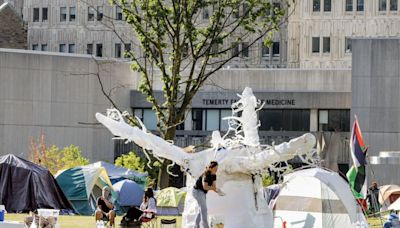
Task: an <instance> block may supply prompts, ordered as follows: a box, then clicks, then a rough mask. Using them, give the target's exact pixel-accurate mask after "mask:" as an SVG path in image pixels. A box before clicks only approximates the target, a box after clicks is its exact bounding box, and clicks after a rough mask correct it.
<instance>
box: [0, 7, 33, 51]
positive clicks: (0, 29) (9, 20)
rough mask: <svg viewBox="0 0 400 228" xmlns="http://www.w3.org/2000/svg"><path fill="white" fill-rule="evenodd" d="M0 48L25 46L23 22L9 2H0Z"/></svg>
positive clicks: (21, 47) (24, 47)
mask: <svg viewBox="0 0 400 228" xmlns="http://www.w3.org/2000/svg"><path fill="white" fill-rule="evenodd" d="M0 48H18V49H26V48H27V31H26V28H25V24H24V22H23V20H22V17H21V16H20V15H19V14H18V12H17V10H16V9H15V8H14V6H13V5H12V4H11V3H9V2H4V3H3V4H1V2H0Z"/></svg>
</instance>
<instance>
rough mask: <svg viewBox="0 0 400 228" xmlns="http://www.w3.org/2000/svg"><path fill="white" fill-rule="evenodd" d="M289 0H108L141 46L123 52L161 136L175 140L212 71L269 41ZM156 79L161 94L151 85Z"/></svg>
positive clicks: (162, 177) (164, 180)
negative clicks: (137, 78) (136, 75)
mask: <svg viewBox="0 0 400 228" xmlns="http://www.w3.org/2000/svg"><path fill="white" fill-rule="evenodd" d="M290 1H292V0H281V1H279V6H278V5H277V4H273V3H271V2H272V1H270V0H218V1H215V0H179V1H177V0H166V1H160V0H130V1H128V0H110V2H111V4H113V5H116V6H117V7H120V8H122V10H123V14H124V20H125V21H126V22H127V23H128V24H129V25H130V26H131V28H132V30H133V31H134V33H135V35H136V37H135V39H136V40H137V42H138V45H139V47H140V49H141V51H137V52H136V51H135V50H134V49H132V50H131V51H129V52H127V53H125V54H126V55H127V56H128V57H130V59H131V60H132V65H131V67H132V69H133V70H134V71H136V72H138V73H139V74H140V75H141V83H140V85H139V89H140V91H141V92H142V93H143V94H144V95H145V96H146V97H147V100H148V101H149V102H150V103H151V104H152V108H153V110H154V111H155V113H156V116H157V120H158V124H157V128H158V131H159V132H160V134H161V136H162V137H163V138H164V139H166V140H172V139H174V137H175V133H176V126H177V125H179V124H181V123H182V122H183V121H184V119H185V116H186V113H187V111H188V110H189V108H190V104H191V102H192V99H193V97H194V96H195V94H196V93H197V92H198V91H199V89H200V88H201V87H202V86H203V84H204V82H205V81H206V80H207V79H208V78H209V77H210V76H211V75H213V74H214V73H215V72H217V71H218V70H220V69H221V68H222V67H223V66H225V65H226V64H227V63H228V62H229V61H231V60H232V59H233V58H236V57H241V56H242V53H244V52H248V51H249V48H250V47H251V46H253V45H254V44H257V43H258V41H260V40H264V44H265V45H271V43H272V42H271V37H272V35H273V32H274V31H276V30H278V28H279V26H280V25H281V24H282V23H283V21H284V18H285V16H286V15H287V13H286V12H287V9H288V7H289V2H290ZM114 31H115V32H116V30H114ZM116 34H117V35H118V32H116ZM119 37H120V38H121V39H122V36H119ZM132 40H134V39H132ZM155 76H156V77H155ZM160 82H161V83H162V91H163V95H164V96H163V98H162V99H158V98H156V96H155V94H154V87H153V85H154V84H157V83H160ZM131 119H133V118H131ZM133 122H134V121H133ZM167 165H168V163H167V162H164V163H163V164H162V172H160V174H161V175H160V177H159V181H161V182H160V186H161V187H166V186H168V174H166V172H163V171H164V170H165V169H166V167H167Z"/></svg>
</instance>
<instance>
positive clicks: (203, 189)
mask: <svg viewBox="0 0 400 228" xmlns="http://www.w3.org/2000/svg"><path fill="white" fill-rule="evenodd" d="M217 170H218V162H216V161H212V162H210V165H209V166H208V168H207V169H206V171H205V172H204V173H203V174H202V175H201V176H200V177H199V178H198V179H197V181H196V184H195V186H194V188H193V197H194V198H195V199H196V201H197V203H198V204H199V208H200V212H199V214H197V216H196V220H195V227H196V228H199V227H200V223H201V224H203V228H209V225H208V214H207V201H206V194H207V192H208V191H210V190H212V191H214V192H216V193H218V192H219V189H218V188H217V187H216V181H217V175H216V173H217Z"/></svg>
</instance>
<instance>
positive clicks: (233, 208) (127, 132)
mask: <svg viewBox="0 0 400 228" xmlns="http://www.w3.org/2000/svg"><path fill="white" fill-rule="evenodd" d="M239 97H240V100H239V101H238V102H236V103H234V104H233V105H232V109H233V114H234V115H235V114H237V113H239V112H242V115H241V116H240V117H237V116H232V117H228V118H227V119H228V121H229V123H230V124H229V125H230V129H229V131H228V132H234V136H233V137H231V138H228V137H227V136H224V137H221V135H220V134H219V132H218V131H215V132H213V134H212V140H211V142H212V145H213V148H211V149H207V150H204V151H201V152H198V153H186V152H185V151H184V150H183V149H182V148H180V147H178V146H175V145H173V144H172V143H170V142H167V141H165V140H164V139H162V138H160V137H158V136H156V135H153V134H151V133H149V132H147V130H146V128H145V127H144V126H143V124H142V123H141V122H140V120H139V119H138V120H139V122H140V123H141V124H142V129H139V128H138V127H133V126H130V125H129V124H127V123H126V122H125V121H124V118H123V115H122V114H121V113H119V112H118V111H117V110H114V109H112V110H108V112H107V116H104V115H102V114H100V113H96V118H97V120H98V121H99V122H101V123H102V124H103V125H104V126H106V127H107V128H108V129H109V130H110V131H111V132H112V134H114V135H115V136H117V137H118V138H121V139H125V140H127V141H129V142H130V141H133V142H135V143H136V144H137V145H139V146H140V147H142V148H143V149H144V150H145V151H151V152H152V153H153V155H154V156H156V157H159V158H166V159H169V160H172V161H173V162H175V163H177V164H178V165H180V166H181V167H182V168H183V170H185V171H186V172H187V173H188V174H189V175H188V176H189V177H188V178H187V187H188V195H187V196H186V202H185V210H184V214H183V219H182V227H185V228H189V227H194V218H195V214H196V213H197V203H196V201H195V200H194V198H193V197H192V196H191V194H190V193H191V192H192V191H191V189H192V188H193V185H194V182H195V180H196V179H197V178H198V177H199V176H200V175H201V173H202V172H203V171H204V169H205V167H206V165H207V164H208V163H209V162H210V161H212V160H217V161H218V162H219V167H218V173H217V187H218V188H221V189H222V190H223V191H224V192H225V194H226V195H225V196H218V195H217V194H216V193H214V192H209V193H208V194H207V205H208V214H209V216H210V218H211V219H210V220H211V222H212V221H218V223H223V224H224V225H225V227H228V228H244V227H263V228H265V227H267V228H268V227H273V216H272V211H271V209H270V208H269V207H268V205H267V202H266V200H265V199H264V197H263V194H262V183H261V178H260V175H259V174H260V173H262V172H265V170H266V169H267V168H271V167H273V165H274V164H275V163H278V162H282V161H287V160H290V159H292V158H294V157H295V156H297V155H307V156H309V154H310V153H312V152H313V147H314V145H315V142H316V140H315V137H314V136H313V135H312V134H309V133H307V134H304V135H303V136H301V137H298V138H295V139H292V140H290V141H289V142H285V143H282V144H279V145H277V146H269V145H260V142H259V136H258V126H259V125H258V119H257V113H256V111H257V106H259V104H260V102H258V101H257V99H256V98H255V96H254V95H253V92H252V90H251V89H250V88H245V89H244V91H243V93H242V95H239ZM219 147H225V149H224V150H217V149H218V148H219Z"/></svg>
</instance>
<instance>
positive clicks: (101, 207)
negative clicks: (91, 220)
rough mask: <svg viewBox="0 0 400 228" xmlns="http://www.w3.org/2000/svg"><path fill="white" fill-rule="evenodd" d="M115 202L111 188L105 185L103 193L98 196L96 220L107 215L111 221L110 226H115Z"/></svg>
mask: <svg viewBox="0 0 400 228" xmlns="http://www.w3.org/2000/svg"><path fill="white" fill-rule="evenodd" d="M113 209H114V204H113V202H112V200H111V193H110V188H109V187H107V186H105V187H104V188H103V190H102V195H101V196H100V197H99V198H97V209H96V221H98V220H102V219H103V217H107V218H108V220H109V221H110V227H114V220H115V211H114V210H113Z"/></svg>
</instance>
